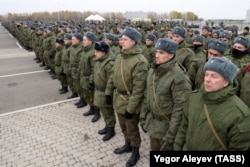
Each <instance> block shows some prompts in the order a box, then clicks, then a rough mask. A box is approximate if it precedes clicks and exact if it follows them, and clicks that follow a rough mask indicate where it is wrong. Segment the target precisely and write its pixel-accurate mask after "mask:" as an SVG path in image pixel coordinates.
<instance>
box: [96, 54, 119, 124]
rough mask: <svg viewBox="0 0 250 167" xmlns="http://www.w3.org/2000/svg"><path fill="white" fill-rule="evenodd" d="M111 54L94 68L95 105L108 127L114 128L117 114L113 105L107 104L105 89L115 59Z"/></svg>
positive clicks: (100, 60)
mask: <svg viewBox="0 0 250 167" xmlns="http://www.w3.org/2000/svg"><path fill="white" fill-rule="evenodd" d="M110 54H112V53H111V52H110V53H109V54H106V55H105V56H104V57H101V58H100V59H98V60H96V63H95V68H94V83H95V93H94V104H95V105H96V106H98V107H99V108H100V110H101V113H102V115H103V118H104V121H105V124H106V126H107V127H114V126H115V124H116V118H115V113H114V109H113V106H112V105H108V104H106V102H105V89H106V85H107V81H108V79H109V77H110V75H111V72H112V68H113V65H114V59H113V57H114V56H113V55H110Z"/></svg>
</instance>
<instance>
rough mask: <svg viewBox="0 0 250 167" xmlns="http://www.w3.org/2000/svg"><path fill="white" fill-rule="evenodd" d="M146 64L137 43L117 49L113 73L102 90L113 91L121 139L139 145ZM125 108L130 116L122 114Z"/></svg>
mask: <svg viewBox="0 0 250 167" xmlns="http://www.w3.org/2000/svg"><path fill="white" fill-rule="evenodd" d="M148 67H149V65H148V62H147V60H146V58H145V57H144V55H142V51H141V49H140V47H139V46H138V45H135V46H134V47H133V48H131V49H129V50H126V51H121V52H120V54H118V55H117V57H116V60H115V64H114V68H113V73H112V75H111V77H110V79H109V81H108V84H107V87H106V91H105V94H106V95H112V94H113V93H114V94H113V99H114V104H113V106H114V109H115V111H116V112H117V113H118V120H119V123H120V127H121V129H122V133H123V135H124V138H125V141H126V142H128V143H131V146H132V147H140V145H141V137H140V133H139V127H138V123H139V113H140V108H141V102H142V99H143V92H144V89H145V86H146V77H147V71H148ZM123 80H124V83H123ZM125 84H126V85H125ZM125 87H127V89H128V90H126V88H125ZM128 91H129V92H128ZM125 111H128V112H129V113H132V114H134V117H133V118H132V119H125V118H124V116H123V115H124V114H125Z"/></svg>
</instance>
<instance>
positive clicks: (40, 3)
mask: <svg viewBox="0 0 250 167" xmlns="http://www.w3.org/2000/svg"><path fill="white" fill-rule="evenodd" d="M248 9H250V0H0V14H7V13H13V12H15V13H32V12H43V11H48V12H52V11H58V10H59V11H62V10H69V11H80V12H83V11H97V12H122V13H123V12H126V11H140V10H141V11H145V12H148V11H153V12H157V13H165V12H166V13H169V12H170V11H173V10H176V11H179V12H187V11H191V12H194V13H195V14H196V15H198V16H199V17H200V18H203V19H245V18H246V11H247V10H248Z"/></svg>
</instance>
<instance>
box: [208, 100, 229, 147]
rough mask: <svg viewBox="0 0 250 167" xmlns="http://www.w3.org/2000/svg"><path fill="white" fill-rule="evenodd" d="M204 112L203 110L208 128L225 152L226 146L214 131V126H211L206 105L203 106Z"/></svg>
mask: <svg viewBox="0 0 250 167" xmlns="http://www.w3.org/2000/svg"><path fill="white" fill-rule="evenodd" d="M204 110H205V114H206V117H207V121H208V124H209V126H210V129H211V130H212V132H213V134H214V136H215V138H216V139H217V141H218V142H219V144H220V145H221V147H222V148H223V150H225V151H226V150H227V147H226V145H225V144H224V143H223V141H222V140H221V138H220V136H219V135H218V133H217V131H216V129H215V128H214V125H213V123H212V121H211V118H210V115H209V113H208V110H207V105H206V104H204Z"/></svg>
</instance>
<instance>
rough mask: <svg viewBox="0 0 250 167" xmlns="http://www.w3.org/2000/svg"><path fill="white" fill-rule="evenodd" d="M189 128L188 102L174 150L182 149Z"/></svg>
mask: <svg viewBox="0 0 250 167" xmlns="http://www.w3.org/2000/svg"><path fill="white" fill-rule="evenodd" d="M187 128H188V102H187V103H186V104H185V107H184V112H183V115H182V121H181V125H180V127H179V129H178V131H177V134H176V137H175V140H174V145H173V147H174V150H176V151H181V150H182V148H183V146H184V144H185V143H186V132H187Z"/></svg>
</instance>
